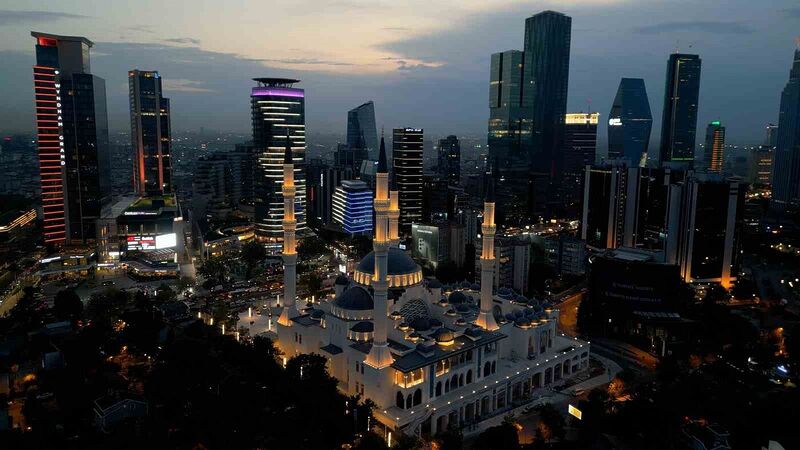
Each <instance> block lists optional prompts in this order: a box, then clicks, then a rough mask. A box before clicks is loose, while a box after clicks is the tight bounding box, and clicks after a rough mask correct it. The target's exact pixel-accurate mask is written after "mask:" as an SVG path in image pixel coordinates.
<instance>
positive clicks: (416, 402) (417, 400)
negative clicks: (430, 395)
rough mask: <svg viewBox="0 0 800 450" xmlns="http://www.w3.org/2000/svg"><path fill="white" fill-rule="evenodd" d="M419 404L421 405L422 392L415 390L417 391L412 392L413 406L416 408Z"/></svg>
mask: <svg viewBox="0 0 800 450" xmlns="http://www.w3.org/2000/svg"><path fill="white" fill-rule="evenodd" d="M420 403H422V390H421V389H419V388H417V390H416V391H414V406H417V405H419V404H420Z"/></svg>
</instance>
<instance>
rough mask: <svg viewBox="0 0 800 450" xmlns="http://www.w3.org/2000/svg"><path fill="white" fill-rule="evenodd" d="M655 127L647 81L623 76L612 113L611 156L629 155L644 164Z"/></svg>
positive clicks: (641, 164)
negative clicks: (645, 82)
mask: <svg viewBox="0 0 800 450" xmlns="http://www.w3.org/2000/svg"><path fill="white" fill-rule="evenodd" d="M652 127H653V116H652V114H650V102H649V101H648V100H647V90H646V89H645V86H644V80H643V79H641V78H623V79H622V80H620V82H619V88H617V95H616V97H614V104H613V105H611V112H610V113H609V115H608V159H620V158H625V159H627V160H628V161H629V163H630V164H632V165H634V166H644V163H645V162H647V149H648V147H649V145H650V131H651V130H652Z"/></svg>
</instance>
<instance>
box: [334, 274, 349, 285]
mask: <svg viewBox="0 0 800 450" xmlns="http://www.w3.org/2000/svg"><path fill="white" fill-rule="evenodd" d="M334 284H336V285H337V286H347V285H348V284H350V279H349V278H347V277H346V276H345V275H343V274H341V275H339V276H338V277H336V281H335V282H334Z"/></svg>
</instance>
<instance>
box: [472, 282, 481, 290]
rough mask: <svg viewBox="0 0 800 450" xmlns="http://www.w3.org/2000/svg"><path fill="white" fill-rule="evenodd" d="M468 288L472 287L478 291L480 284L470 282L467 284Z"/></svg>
mask: <svg viewBox="0 0 800 450" xmlns="http://www.w3.org/2000/svg"><path fill="white" fill-rule="evenodd" d="M469 288H470V289H472V290H473V291H480V290H481V285H480V284H478V283H472V284H471V285H470V286H469Z"/></svg>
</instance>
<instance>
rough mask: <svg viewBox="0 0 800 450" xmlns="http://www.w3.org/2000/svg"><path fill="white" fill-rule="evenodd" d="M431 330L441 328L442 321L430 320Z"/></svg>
mask: <svg viewBox="0 0 800 450" xmlns="http://www.w3.org/2000/svg"><path fill="white" fill-rule="evenodd" d="M430 324H431V328H435V327H440V326H442V321H441V320H439V319H430Z"/></svg>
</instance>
